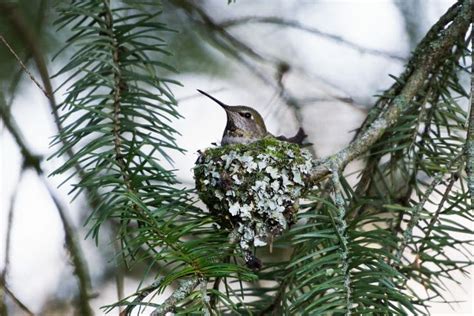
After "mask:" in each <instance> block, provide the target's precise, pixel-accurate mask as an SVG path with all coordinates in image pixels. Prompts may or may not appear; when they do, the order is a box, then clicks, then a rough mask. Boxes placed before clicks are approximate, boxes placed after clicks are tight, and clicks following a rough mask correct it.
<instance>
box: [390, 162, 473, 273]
mask: <svg viewBox="0 0 474 316" xmlns="http://www.w3.org/2000/svg"><path fill="white" fill-rule="evenodd" d="M463 154H464V153H459V154H458V155H457V156H456V157H453V160H451V162H450V163H449V165H447V166H446V169H447V170H449V169H450V168H451V167H452V166H453V165H454V164H456V163H459V159H462V157H463ZM443 178H444V173H443V172H440V173H439V174H438V175H437V176H436V177H435V178H434V179H433V181H432V182H431V184H430V185H429V187H428V188H427V189H426V190H425V192H424V194H423V197H422V198H421V200H420V201H419V202H418V203H417V204H416V207H415V208H414V209H413V211H412V212H411V214H410V215H411V218H410V221H409V222H408V225H407V227H406V228H405V230H404V231H403V235H402V237H401V240H400V247H399V248H398V249H397V252H396V254H395V258H396V261H397V262H398V264H400V260H401V258H402V255H403V252H404V251H405V248H406V246H407V245H408V243H409V242H410V241H411V240H412V238H413V229H414V228H415V226H416V225H417V224H418V221H419V220H420V217H421V212H422V210H423V208H424V206H425V204H426V202H428V201H429V198H430V196H431V194H432V193H433V192H434V190H435V189H436V187H437V186H438V185H439V184H440V183H441V182H442V181H443Z"/></svg>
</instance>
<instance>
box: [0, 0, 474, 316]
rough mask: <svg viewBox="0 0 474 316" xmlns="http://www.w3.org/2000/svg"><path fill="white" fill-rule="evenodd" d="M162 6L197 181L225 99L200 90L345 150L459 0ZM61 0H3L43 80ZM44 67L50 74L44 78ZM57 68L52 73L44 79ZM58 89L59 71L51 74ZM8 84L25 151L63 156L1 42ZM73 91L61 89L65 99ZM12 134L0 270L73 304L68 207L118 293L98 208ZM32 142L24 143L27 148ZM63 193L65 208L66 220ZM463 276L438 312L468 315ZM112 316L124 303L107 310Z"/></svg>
mask: <svg viewBox="0 0 474 316" xmlns="http://www.w3.org/2000/svg"><path fill="white" fill-rule="evenodd" d="M162 2H163V14H162V15H161V16H160V17H158V19H159V20H160V21H161V22H165V23H166V24H167V25H168V26H169V27H170V28H173V29H175V30H177V31H178V32H176V33H169V34H168V38H167V41H168V43H169V50H170V51H172V52H174V56H169V57H167V60H166V61H167V62H168V63H171V64H172V65H174V66H175V67H176V69H177V70H178V73H167V74H166V75H167V76H169V77H173V78H174V79H176V80H178V81H180V82H181V83H182V86H181V87H179V86H173V87H172V91H173V92H174V94H175V96H176V98H177V100H178V103H179V111H180V113H181V114H182V116H183V119H181V120H177V121H176V122H174V124H175V128H176V129H177V130H178V131H179V132H180V133H181V136H180V138H179V139H178V143H179V145H180V146H181V147H182V148H184V149H186V150H187V153H186V154H175V155H174V156H173V159H174V161H175V163H174V168H176V170H177V175H178V178H179V180H180V181H181V182H182V183H183V185H185V186H187V187H193V186H194V184H193V178H192V173H191V168H192V167H193V165H194V161H195V160H196V158H197V155H196V152H197V150H198V149H203V148H206V147H208V146H210V145H211V143H213V142H218V141H219V140H220V138H221V136H222V132H223V129H224V126H225V122H226V121H225V113H224V111H223V110H222V109H221V108H220V107H219V106H217V105H216V104H215V103H213V102H212V101H211V100H209V99H207V98H204V97H203V96H202V95H200V94H198V93H197V92H196V89H201V90H204V91H206V92H208V93H210V94H212V95H214V96H215V97H217V98H218V99H220V100H222V101H223V102H225V103H227V104H231V105H248V106H252V107H254V108H255V109H257V110H258V111H259V112H260V113H261V114H262V116H263V117H264V119H265V121H266V123H267V128H268V129H269V131H270V132H272V133H273V134H275V135H280V134H284V135H287V136H289V135H293V134H294V133H295V132H296V131H297V129H298V127H299V126H303V127H304V129H305V131H306V132H307V134H308V135H309V139H310V141H311V142H312V143H313V144H314V153H315V154H316V155H318V156H320V157H324V156H327V155H330V154H332V153H335V152H336V151H337V150H339V149H341V148H343V147H344V146H345V145H346V144H347V143H348V142H349V141H350V140H351V138H352V137H353V135H354V134H353V132H354V130H355V129H356V128H358V127H359V126H360V124H361V122H362V121H363V120H364V118H365V116H366V114H367V111H368V109H369V108H370V107H371V105H372V104H373V103H374V100H376V96H375V95H376V94H378V93H380V92H382V91H383V90H384V89H386V88H388V87H389V86H390V85H391V84H392V82H393V79H392V78H391V77H390V76H389V75H390V74H393V75H395V76H398V75H399V74H400V73H401V72H402V70H403V67H404V64H405V63H406V61H407V59H408V58H409V56H410V52H411V51H412V49H413V48H414V47H415V46H416V44H417V43H418V41H419V40H420V39H421V38H422V37H423V36H424V34H425V33H426V32H427V30H428V29H429V28H430V27H431V25H432V24H434V23H435V22H436V21H437V20H438V18H439V17H440V16H441V15H442V14H443V13H444V12H445V11H446V10H447V9H448V8H449V7H450V6H451V5H452V3H454V1H452V0H405V1H392V0H372V1H370V0H352V1H350V0H345V1H342V0H341V1H329V0H327V1H322V0H320V1H319V0H272V1H269V0H266V1H265V0H260V1H254V0H236V1H230V3H228V1H226V0H207V1H204V0H203V1H188V2H186V1H179V0H175V1H173V0H172V1H162ZM58 5H61V1H40V0H35V1H28V0H23V1H10V2H4V1H0V35H1V36H3V37H4V38H5V40H6V41H7V42H8V43H9V44H10V45H11V47H12V49H13V50H14V51H15V52H16V53H17V54H18V56H19V58H20V59H21V60H23V61H24V63H25V65H26V66H27V68H28V69H29V70H30V71H31V72H32V74H33V76H34V77H35V78H42V79H43V80H40V81H41V85H44V82H45V79H46V78H47V77H50V76H51V75H52V74H54V73H55V72H57V71H58V70H59V69H60V68H61V67H62V66H63V65H64V64H65V63H66V62H65V58H67V55H68V53H66V54H63V55H61V57H59V58H57V59H54V60H53V59H52V57H53V56H54V55H55V54H56V53H57V52H58V51H59V50H60V48H61V47H62V46H63V45H64V42H65V40H66V39H67V37H68V35H69V34H68V33H67V31H66V30H61V31H60V32H57V31H56V29H55V27H54V25H53V21H54V20H55V19H56V18H57V12H56V11H55V8H56V7H57V6H58ZM48 74H49V76H48ZM47 81H48V80H47V79H46V82H47ZM50 82H51V86H52V89H53V90H54V89H56V88H57V87H58V86H59V85H60V84H61V83H62V82H61V78H55V79H53V80H51V81H50ZM0 87H1V90H0V93H1V94H2V95H1V97H2V98H4V99H5V103H6V104H5V105H6V106H7V107H8V109H9V112H10V114H11V118H13V120H14V123H15V124H16V129H17V130H18V131H19V132H20V133H21V135H20V136H21V138H22V139H23V140H24V143H25V145H26V146H27V149H28V150H29V151H30V153H32V154H33V155H34V157H36V156H38V157H40V158H41V168H42V171H43V172H44V174H45V175H48V174H49V173H50V172H51V171H53V170H54V169H55V168H57V167H58V166H60V165H61V163H62V161H59V160H58V159H52V160H47V158H48V156H50V155H51V154H52V153H53V151H54V150H53V149H51V148H50V141H51V139H52V137H53V136H54V135H55V134H56V133H57V129H56V125H55V121H54V117H53V115H52V114H51V112H52V111H51V104H50V103H49V102H48V99H47V98H46V97H45V96H44V94H43V93H42V91H41V90H40V89H39V88H38V87H37V86H36V85H35V84H34V83H33V82H32V80H31V79H30V78H29V77H28V75H26V74H25V73H24V72H22V71H21V68H20V66H19V64H18V62H17V61H16V60H15V59H14V57H13V55H12V53H11V52H10V51H9V49H7V47H6V46H5V45H4V43H0ZM64 93H65V91H64V90H61V89H60V90H59V91H58V92H57V93H56V94H55V96H56V98H57V101H58V102H60V101H61V99H63V98H64ZM15 137H16V136H15V135H12V134H11V133H9V132H8V131H7V130H6V128H5V126H4V120H2V121H0V179H1V180H0V181H1V188H0V272H2V276H3V277H4V278H5V281H6V284H7V285H8V288H9V289H10V290H11V291H12V293H14V294H15V295H16V296H17V298H18V299H19V300H20V301H21V302H23V303H24V304H25V305H26V306H27V307H28V308H29V309H30V310H31V311H32V312H34V313H39V314H44V315H67V314H70V313H71V311H72V309H71V308H70V307H69V305H70V303H71V302H72V301H73V300H75V299H77V297H76V296H77V293H78V291H77V281H76V279H75V277H74V274H73V268H72V266H71V258H70V257H68V255H67V253H68V252H67V251H66V249H65V245H64V244H65V241H64V239H65V233H64V216H66V217H67V218H68V219H70V223H71V225H72V229H73V230H75V233H76V237H77V239H78V240H79V241H80V245H81V247H82V251H83V252H84V258H86V260H87V266H88V269H89V272H90V274H91V278H92V288H93V292H94V293H95V299H94V300H93V302H92V304H93V308H94V310H95V311H96V314H97V315H100V314H103V312H102V311H101V310H100V307H101V306H103V305H106V304H109V303H112V302H114V301H116V300H117V297H118V295H122V294H121V293H117V290H116V282H117V280H118V281H119V282H121V281H120V280H121V278H117V275H119V276H120V275H121V274H123V273H124V272H123V270H124V269H123V267H120V265H117V264H116V260H115V257H114V244H113V243H112V242H111V240H112V238H111V237H110V236H111V234H113V230H112V229H107V228H104V229H103V230H102V233H101V235H100V237H99V244H98V245H96V244H95V243H94V242H93V241H92V240H91V239H86V238H85V236H86V234H87V232H88V227H84V222H85V219H86V217H87V215H88V214H89V209H88V208H89V206H88V204H87V203H86V201H85V200H84V198H83V197H81V196H79V197H77V198H76V199H75V200H74V201H72V202H71V200H72V196H68V192H69V191H70V190H71V186H70V183H66V184H65V185H63V186H61V187H59V188H58V186H59V185H60V184H61V182H63V181H64V179H63V178H61V177H39V176H38V175H37V173H36V172H35V171H34V170H32V169H31V168H23V161H24V159H23V156H24V155H23V154H24V153H25V149H24V148H23V149H22V148H20V147H19V146H18V144H17V141H16V140H15ZM22 150H23V154H22ZM58 205H59V207H60V208H61V209H62V211H64V213H63V219H62V218H61V217H60V215H59V214H60V212H58ZM142 274H143V267H140V266H136V267H134V269H133V270H132V271H131V272H130V273H128V272H127V273H126V275H125V279H124V293H125V295H127V294H130V293H133V292H134V291H135V289H136V287H137V285H138V284H139V282H140V280H141V277H142ZM457 281H459V282H460V283H461V285H460V286H459V287H452V288H449V289H447V291H448V292H450V294H447V295H448V297H451V298H452V300H453V301H458V302H456V303H453V304H452V305H451V306H449V305H447V304H433V306H432V309H431V312H432V314H433V315H472V314H473V305H472V295H473V283H472V281H471V280H470V279H469V278H467V277H465V276H462V275H460V276H459V280H457ZM0 298H1V299H2V300H4V302H6V304H7V306H8V311H9V314H11V315H17V314H18V315H21V311H20V310H19V309H18V308H16V307H15V304H13V302H12V300H11V298H10V297H9V296H5V297H0ZM114 313H115V314H116V313H117V312H116V311H113V312H111V314H112V315H113V314H114Z"/></svg>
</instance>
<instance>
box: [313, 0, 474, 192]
mask: <svg viewBox="0 0 474 316" xmlns="http://www.w3.org/2000/svg"><path fill="white" fill-rule="evenodd" d="M470 21H471V14H470V3H469V0H464V2H463V5H462V7H461V10H460V11H459V13H458V15H457V16H456V17H455V18H454V20H453V22H452V23H451V24H450V25H449V26H448V27H447V28H446V29H445V30H444V31H443V32H442V34H441V35H440V36H439V38H437V39H435V40H433V42H431V45H429V46H428V47H426V48H425V49H424V50H423V51H422V52H421V55H420V56H416V58H417V60H418V61H417V64H416V65H415V69H414V71H413V72H412V73H411V75H410V76H409V77H408V79H407V80H406V83H405V84H404V85H403V88H402V89H401V91H400V93H399V94H398V95H396V96H395V97H394V98H393V99H392V100H391V102H390V106H389V107H388V108H387V110H386V111H384V112H383V114H382V115H381V116H380V117H378V118H377V119H376V120H374V121H373V122H372V124H370V126H369V127H368V128H367V130H365V131H364V132H363V133H361V134H360V135H359V136H358V137H357V138H356V139H355V140H354V142H352V143H351V144H350V145H349V146H347V147H346V148H344V149H342V150H341V151H339V152H338V153H336V154H335V155H333V156H331V157H329V158H327V159H324V160H320V161H317V165H316V167H315V169H314V171H313V174H312V176H311V181H312V182H313V183H315V182H318V181H320V180H321V179H322V178H324V177H325V176H327V175H328V174H330V173H331V171H330V167H331V166H332V165H334V166H336V169H337V170H342V169H344V167H345V166H346V165H347V164H348V163H349V162H350V161H352V160H354V159H356V158H358V157H360V156H361V155H362V154H363V153H365V152H366V151H367V150H369V149H370V147H371V146H372V145H373V144H374V143H375V142H377V141H378V140H379V139H380V137H381V136H382V135H383V134H384V132H385V130H386V129H387V128H389V127H390V126H392V125H393V124H395V123H396V122H397V120H398V117H399V116H400V115H401V114H402V113H403V111H404V110H406V109H407V108H408V106H409V104H410V103H411V101H412V99H413V98H414V97H415V96H416V95H417V92H418V91H419V89H421V88H422V87H423V84H424V82H425V80H427V79H428V77H429V75H430V73H431V71H432V70H433V69H435V68H436V67H437V66H438V65H439V64H440V63H442V62H444V58H445V57H446V56H447V55H449V54H450V53H451V49H452V46H453V44H454V43H455V42H456V40H457V39H459V37H460V36H463V35H464V34H465V33H466V31H467V29H468V28H469V25H470ZM413 58H415V57H413Z"/></svg>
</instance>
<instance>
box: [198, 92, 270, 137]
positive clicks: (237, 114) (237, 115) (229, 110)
mask: <svg viewBox="0 0 474 316" xmlns="http://www.w3.org/2000/svg"><path fill="white" fill-rule="evenodd" d="M198 91H199V92H200V93H202V94H204V95H205V96H206V97H208V98H210V99H211V100H213V101H214V102H216V103H217V104H219V105H220V106H221V107H222V108H223V109H224V110H225V112H226V114H227V125H226V127H225V130H224V135H223V136H222V142H221V143H222V145H227V144H248V143H251V142H254V141H256V140H259V139H262V138H263V137H265V136H267V135H268V132H267V128H266V127H265V122H264V121H263V118H262V116H261V115H260V113H258V112H257V111H256V110H255V109H253V108H251V107H249V106H244V105H236V106H231V105H227V104H225V103H223V102H221V101H219V100H217V99H216V98H214V97H213V96H211V95H209V94H207V93H206V92H204V91H201V90H198Z"/></svg>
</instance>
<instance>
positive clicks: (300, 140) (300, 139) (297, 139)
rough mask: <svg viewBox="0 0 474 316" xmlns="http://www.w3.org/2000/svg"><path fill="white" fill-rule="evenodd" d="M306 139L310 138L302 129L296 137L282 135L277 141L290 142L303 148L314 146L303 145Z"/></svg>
mask: <svg viewBox="0 0 474 316" xmlns="http://www.w3.org/2000/svg"><path fill="white" fill-rule="evenodd" d="M306 137H308V135H306V133H305V132H304V129H303V128H302V127H300V129H299V130H298V132H297V133H296V135H295V136H293V137H286V136H283V135H280V136H277V137H276V139H278V140H281V141H284V142H288V143H293V144H298V145H300V146H301V147H306V146H310V145H312V144H311V143H303V141H304V140H305V138H306Z"/></svg>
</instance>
